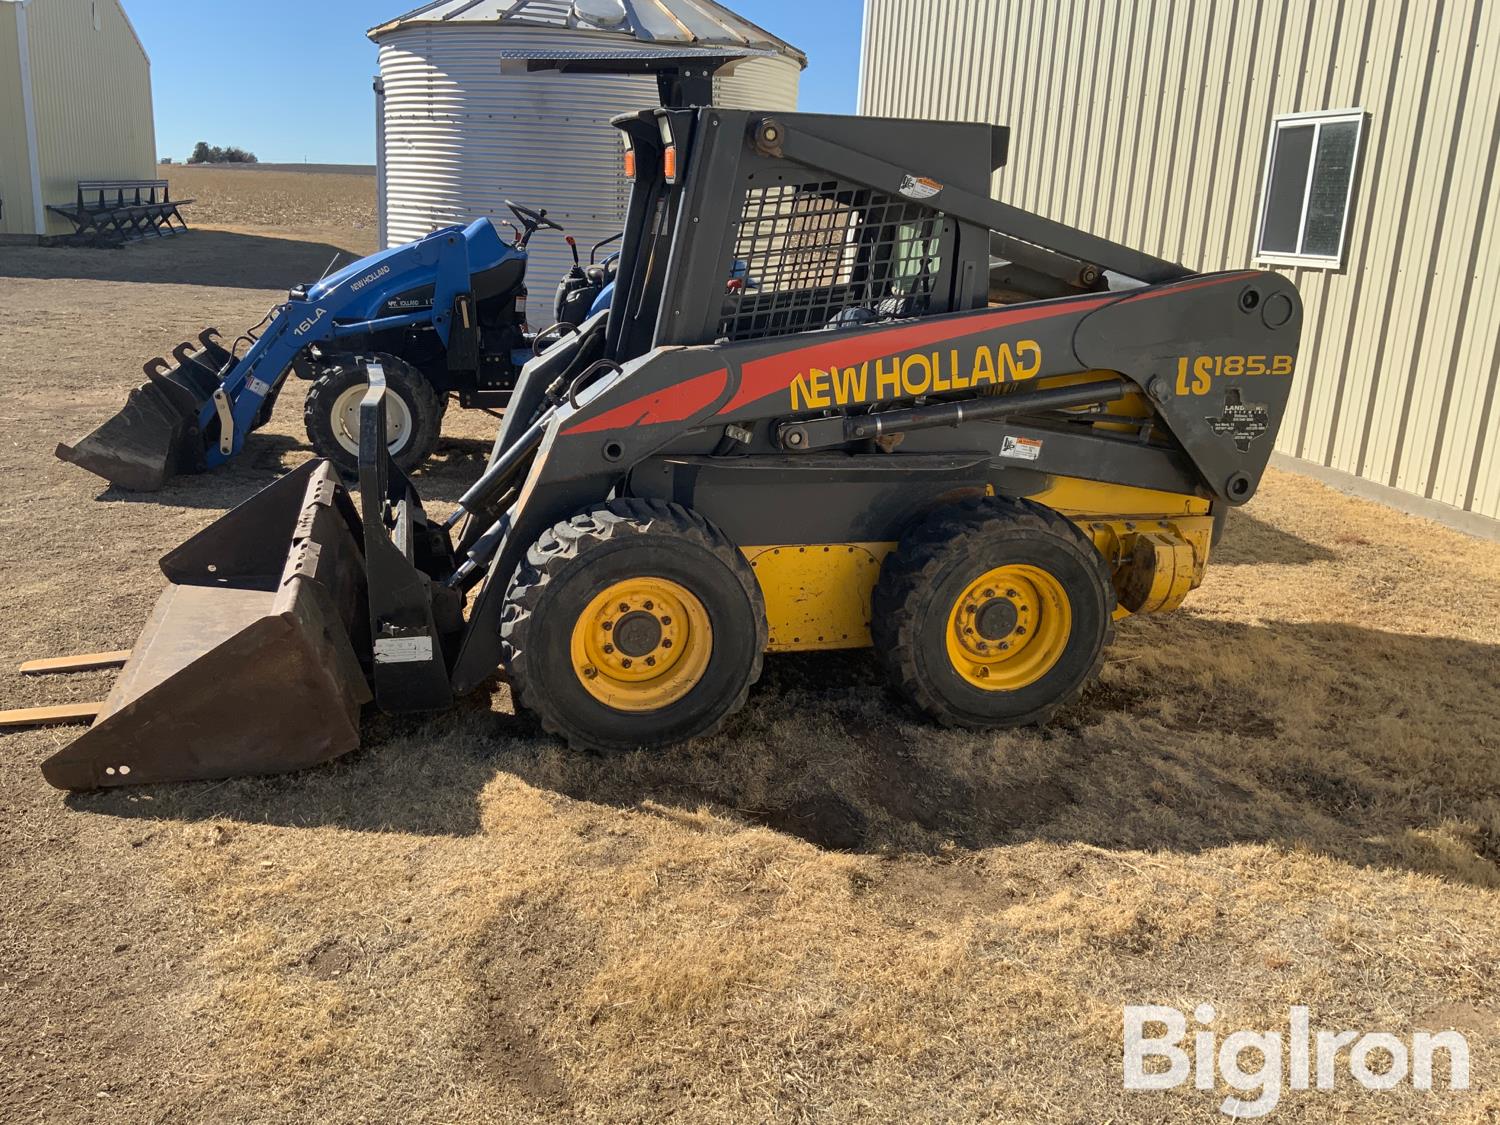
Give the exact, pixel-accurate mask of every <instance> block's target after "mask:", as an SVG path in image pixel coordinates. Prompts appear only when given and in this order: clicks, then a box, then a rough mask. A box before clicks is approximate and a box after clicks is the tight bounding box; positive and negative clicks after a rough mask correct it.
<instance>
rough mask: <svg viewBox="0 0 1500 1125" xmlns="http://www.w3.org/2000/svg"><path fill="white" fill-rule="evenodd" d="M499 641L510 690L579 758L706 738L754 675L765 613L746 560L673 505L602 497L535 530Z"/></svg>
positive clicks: (721, 535) (763, 638)
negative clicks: (578, 753)
mask: <svg viewBox="0 0 1500 1125" xmlns="http://www.w3.org/2000/svg"><path fill="white" fill-rule="evenodd" d="M500 637H501V643H502V651H503V654H504V659H505V666H506V671H507V673H508V675H509V678H510V682H511V687H512V690H513V691H514V692H515V697H516V700H517V702H518V703H519V705H520V706H522V707H524V708H526V709H527V710H528V711H531V712H532V713H533V714H535V715H536V716H537V718H538V719H540V720H541V723H542V726H543V727H544V728H545V729H547V730H548V731H550V732H551V733H553V734H556V735H559V736H561V737H562V738H565V739H566V740H567V741H568V742H569V743H570V744H571V745H573V746H575V747H578V748H580V749H587V750H605V751H613V750H634V749H638V748H642V747H659V746H667V745H670V744H672V743H675V742H683V741H686V740H688V739H691V738H697V737H699V736H701V735H705V734H709V733H712V732H713V731H715V730H717V729H718V727H719V726H720V724H721V723H723V721H724V720H725V719H726V718H727V717H728V716H729V715H730V714H732V713H733V712H735V711H737V710H739V709H740V707H742V706H743V705H744V702H745V697H746V695H747V694H748V692H749V690H750V685H751V684H753V683H754V682H755V681H756V680H757V679H759V677H760V667H761V654H762V653H763V652H764V651H765V647H766V611H765V603H764V601H763V600H762V598H761V592H760V586H759V584H758V583H757V582H756V579H755V575H754V573H753V572H752V571H751V570H750V567H749V565H748V564H747V563H746V562H745V559H744V556H743V555H741V554H740V552H739V551H738V550H736V549H735V546H734V544H732V543H731V542H730V541H729V540H728V539H727V538H726V537H725V535H724V533H723V532H721V531H720V530H719V529H718V528H716V527H715V526H714V525H713V524H711V523H709V522H708V521H707V520H705V519H704V518H703V517H702V516H700V515H697V514H696V513H694V512H691V511H689V510H688V509H686V508H683V507H680V506H679V505H676V504H669V503H666V502H664V501H657V500H651V501H647V500H633V499H620V500H612V501H610V502H608V503H606V504H600V505H598V506H595V507H592V508H589V509H586V510H585V511H583V512H581V513H580V514H578V515H576V516H574V517H573V518H572V519H569V520H564V521H563V522H562V523H559V524H557V525H556V526H555V527H553V528H552V529H551V530H550V531H547V532H544V533H543V534H542V536H541V538H539V539H538V540H537V541H536V543H535V544H534V545H533V546H532V547H531V549H530V550H529V551H528V552H527V554H526V559H525V561H524V562H523V563H522V564H521V566H520V568H519V569H518V570H517V572H516V576H515V578H514V579H513V580H512V582H511V585H510V590H509V592H508V594H507V596H506V605H505V610H504V614H503V616H502V618H501V626H500Z"/></svg>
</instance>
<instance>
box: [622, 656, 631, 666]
mask: <svg viewBox="0 0 1500 1125" xmlns="http://www.w3.org/2000/svg"><path fill="white" fill-rule="evenodd" d="M620 667H621V668H629V667H630V657H628V656H627V657H626V658H625V659H624V660H622V661H620Z"/></svg>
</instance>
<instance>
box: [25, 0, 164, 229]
mask: <svg viewBox="0 0 1500 1125" xmlns="http://www.w3.org/2000/svg"><path fill="white" fill-rule="evenodd" d="M155 174H156V126H155V123H154V121H153V119H152V113H151V60H150V59H149V58H147V56H146V49H145V48H144V47H143V46H141V41H140V39H139V38H138V37H137V36H136V33H135V29H134V28H133V27H131V25H130V18H129V17H128V16H126V14H125V9H124V8H122V7H121V6H120V4H119V3H118V2H117V0H0V240H3V239H5V238H7V237H9V238H22V239H32V238H35V237H36V236H37V235H41V234H64V233H67V232H68V231H70V230H72V229H73V228H72V225H71V224H70V223H69V222H68V221H67V220H66V219H62V218H60V217H58V216H56V215H50V214H49V213H48V212H47V209H46V205H47V204H48V203H67V202H68V201H70V200H71V199H73V198H74V196H75V194H76V190H77V183H78V181H79V180H90V179H97V180H116V179H118V180H144V179H151V178H152V177H153V176H154V175H155Z"/></svg>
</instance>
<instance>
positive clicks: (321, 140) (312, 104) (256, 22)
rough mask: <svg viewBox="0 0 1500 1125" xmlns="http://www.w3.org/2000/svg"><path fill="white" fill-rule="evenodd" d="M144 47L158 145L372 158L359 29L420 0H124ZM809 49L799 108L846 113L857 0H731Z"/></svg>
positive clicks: (292, 156)
mask: <svg viewBox="0 0 1500 1125" xmlns="http://www.w3.org/2000/svg"><path fill="white" fill-rule="evenodd" d="M124 3H125V8H126V10H127V11H128V12H129V13H130V19H131V22H132V23H134V24H135V29H136V31H137V32H138V33H139V34H140V37H141V39H142V41H143V42H144V43H145V44H146V50H147V52H148V53H149V54H150V56H151V81H152V86H153V90H154V96H155V101H156V147H157V150H158V153H159V154H160V155H162V156H172V157H175V158H176V159H178V160H182V159H184V158H185V157H186V156H187V154H188V153H189V152H190V151H192V147H193V144H194V142H196V141H200V140H202V141H207V142H208V143H209V144H215V145H238V146H239V147H241V148H246V149H249V150H250V151H252V152H254V153H255V154H256V155H257V156H259V157H260V158H261V159H262V160H265V161H274V162H293V161H301V160H309V161H312V162H313V163H328V164H373V163H374V162H375V118H374V114H375V108H374V95H373V94H372V93H371V92H370V79H371V78H372V77H373V76H374V74H375V45H374V44H373V43H371V42H370V41H369V40H368V39H366V38H365V31H366V30H367V29H369V28H371V27H373V26H375V25H376V24H378V23H381V22H383V21H385V20H388V19H390V18H392V17H393V16H397V15H400V14H401V13H402V12H405V11H409V10H410V9H411V8H414V7H416V6H417V0H391V2H390V3H380V2H378V0H297V2H293V0H254V2H246V0H234V2H229V3H204V2H203V0H124ZM728 6H729V7H731V8H733V9H734V10H735V11H737V12H739V13H740V14H741V15H743V16H744V17H745V18H746V19H750V20H754V21H755V22H756V23H758V24H760V25H761V26H762V27H764V28H766V29H767V30H768V31H771V32H773V33H774V34H776V35H779V36H781V37H782V38H783V39H786V40H788V41H789V42H792V43H795V44H796V45H797V46H799V47H801V48H802V49H803V50H804V51H806V52H807V55H808V59H809V63H808V68H807V70H805V71H804V72H803V74H802V96H801V107H802V108H803V109H804V110H809V111H815V112H822V113H853V112H854V97H855V91H856V89H857V86H858V74H859V30H860V11H861V7H862V3H861V0H729V4H728Z"/></svg>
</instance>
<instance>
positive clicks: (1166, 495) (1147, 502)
mask: <svg viewBox="0 0 1500 1125" xmlns="http://www.w3.org/2000/svg"><path fill="white" fill-rule="evenodd" d="M1027 499H1028V500H1035V501H1036V502H1037V503H1038V504H1045V505H1047V507H1049V508H1051V509H1052V510H1053V511H1055V512H1060V513H1062V514H1063V515H1065V516H1071V517H1074V518H1075V519H1076V518H1078V517H1083V516H1120V517H1122V518H1126V519H1128V518H1130V517H1131V516H1142V517H1147V516H1154V517H1167V518H1171V517H1174V516H1206V515H1208V508H1209V503H1208V501H1207V500H1203V499H1200V498H1199V497H1197V496H1186V495H1184V494H1182V493H1180V492H1159V491H1157V490H1156V489H1154V488H1135V487H1133V486H1131V485H1128V484H1108V483H1105V482H1102V481H1094V480H1083V479H1081V478H1079V477H1053V478H1052V483H1051V484H1049V485H1048V486H1047V487H1046V488H1045V489H1043V490H1042V491H1041V492H1037V493H1033V494H1032V495H1031V496H1028V497H1027Z"/></svg>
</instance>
